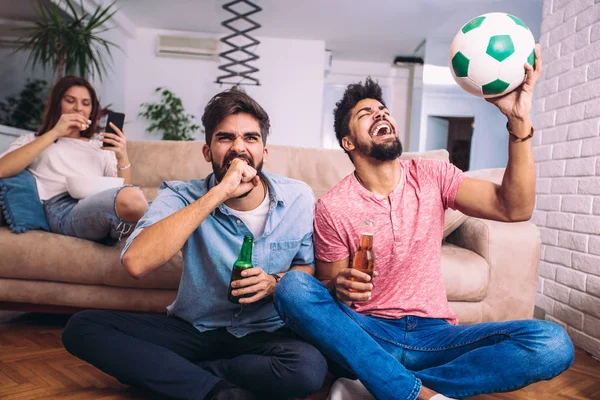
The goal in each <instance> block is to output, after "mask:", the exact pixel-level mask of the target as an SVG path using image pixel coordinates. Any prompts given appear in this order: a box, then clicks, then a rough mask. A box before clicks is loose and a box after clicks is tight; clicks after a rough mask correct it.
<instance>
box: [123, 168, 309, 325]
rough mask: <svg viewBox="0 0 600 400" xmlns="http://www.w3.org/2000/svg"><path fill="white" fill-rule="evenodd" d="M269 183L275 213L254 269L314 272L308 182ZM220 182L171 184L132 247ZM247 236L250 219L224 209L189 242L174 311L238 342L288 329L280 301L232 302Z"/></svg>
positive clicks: (272, 179)
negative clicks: (276, 304) (232, 279)
mask: <svg viewBox="0 0 600 400" xmlns="http://www.w3.org/2000/svg"><path fill="white" fill-rule="evenodd" d="M263 174H264V176H265V178H266V180H267V182H268V185H269V197H270V208H269V214H268V217H267V223H266V225H265V231H264V233H263V234H262V236H260V237H258V238H254V246H253V249H252V263H253V265H254V266H255V267H261V268H262V269H263V270H265V272H267V273H269V274H272V273H276V272H284V271H287V270H289V269H290V267H291V266H294V265H309V266H312V267H313V268H314V255H313V244H312V234H313V209H314V203H315V200H314V196H313V193H312V191H311V189H310V187H309V186H308V185H306V184H305V183H303V182H300V181H296V180H292V179H289V178H285V177H283V176H278V175H274V174H268V173H263ZM214 184H215V178H214V175H213V174H210V175H209V176H208V177H207V178H206V179H201V180H192V181H189V182H179V181H170V182H163V183H162V185H161V187H160V190H159V192H158V195H157V196H156V198H155V199H154V201H153V202H152V205H151V206H150V208H149V209H148V211H147V212H146V214H145V215H144V217H143V218H142V219H141V220H140V221H139V222H138V224H137V226H136V229H135V231H134V232H133V234H132V235H131V236H130V237H129V239H128V240H127V243H126V244H125V248H124V249H123V252H122V254H121V260H122V259H123V255H124V254H125V253H126V252H127V249H128V248H129V246H130V245H131V243H132V242H133V241H134V240H135V238H136V237H137V236H138V235H139V234H140V232H141V231H142V230H143V229H144V228H145V227H147V226H150V225H152V224H154V223H156V222H158V221H160V220H162V219H163V218H166V217H167V216H169V215H171V214H173V213H175V212H176V211H178V210H181V209H182V208H184V207H186V206H188V205H190V204H191V203H193V202H194V201H195V200H197V199H199V198H200V197H202V196H203V195H205V194H206V193H207V192H208V189H210V188H211V187H212V186H213V185H214ZM244 235H252V233H251V232H250V231H249V230H248V228H247V227H246V225H245V224H244V222H243V221H241V220H240V219H238V218H237V217H236V216H235V215H233V214H231V213H229V212H228V210H227V208H226V207H225V206H224V205H223V204H221V205H220V206H219V207H217V208H216V209H215V210H213V211H212V212H211V213H210V214H209V215H208V216H207V217H206V219H205V220H204V221H203V222H202V223H201V224H200V226H199V227H198V228H197V229H196V230H195V231H194V232H193V233H192V235H191V236H190V237H189V238H188V240H187V241H186V243H185V245H184V246H183V248H182V252H183V274H182V277H181V281H180V283H179V290H178V292H177V298H176V299H175V301H174V302H173V304H171V305H170V306H169V307H167V311H168V313H169V314H172V315H175V316H177V317H179V318H181V319H183V320H185V321H188V322H189V323H191V324H193V325H194V326H195V327H196V329H198V330H199V331H200V332H204V331H207V330H211V329H217V328H221V327H225V328H227V330H228V331H229V332H230V333H231V334H233V335H234V336H236V337H242V336H244V335H247V334H249V333H252V332H258V331H267V332H273V331H275V330H277V329H279V328H281V327H282V326H283V321H282V320H281V319H280V318H279V315H278V314H277V312H276V311H275V308H274V306H273V299H272V297H267V298H264V299H261V300H260V301H258V302H256V303H253V304H248V305H237V304H233V303H231V302H229V301H228V300H227V290H228V286H229V279H230V277H231V270H232V268H233V263H234V262H235V260H236V259H237V257H238V255H239V252H240V249H241V248H242V242H243V238H244Z"/></svg>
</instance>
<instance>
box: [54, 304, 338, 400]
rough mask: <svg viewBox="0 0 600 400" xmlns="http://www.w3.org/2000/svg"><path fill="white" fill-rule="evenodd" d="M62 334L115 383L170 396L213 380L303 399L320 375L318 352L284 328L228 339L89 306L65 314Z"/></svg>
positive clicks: (162, 318)
mask: <svg viewBox="0 0 600 400" xmlns="http://www.w3.org/2000/svg"><path fill="white" fill-rule="evenodd" d="M62 338H63V343H64V345H65V348H66V349H67V350H68V351H69V352H70V353H71V354H73V355H75V356H77V357H79V358H81V359H82V360H84V361H87V362H89V363H90V364H92V365H94V366H95V367H97V368H98V369H100V370H102V371H104V372H105V373H107V374H109V375H112V376H114V377H116V378H117V379H118V380H119V381H121V382H122V383H125V384H128V385H133V386H137V387H141V388H144V389H148V390H151V391H153V392H157V393H160V394H162V395H165V396H168V397H171V398H177V399H203V398H205V397H206V395H207V394H208V392H209V391H210V390H211V389H212V387H213V386H214V385H215V384H216V383H217V382H218V381H219V380H220V379H224V380H227V381H229V382H231V383H233V384H235V385H237V386H239V387H242V388H244V389H248V390H250V391H252V392H254V393H256V395H257V396H259V398H268V399H280V398H284V399H285V398H291V397H306V396H308V395H310V394H312V393H314V392H317V391H318V390H319V389H320V388H321V386H322V385H323V381H324V379H325V374H326V373H327V364H326V362H325V359H324V357H323V356H322V355H321V353H319V351H318V350H316V349H315V348H314V347H313V346H312V345H310V344H308V343H306V342H304V341H302V340H300V339H298V338H296V337H294V335H293V333H291V331H290V330H288V329H287V328H282V329H279V330H277V331H276V332H273V333H268V332H258V333H253V334H250V335H247V336H244V337H242V338H236V337H235V336H233V335H231V334H229V333H228V332H227V331H226V330H225V329H217V330H213V331H208V332H202V333H201V332H199V331H198V330H196V329H195V328H194V326H192V325H191V324H189V323H188V322H185V321H183V320H181V319H179V318H177V317H172V316H166V315H148V314H134V313H125V312H117V311H95V310H94V311H83V312H80V313H78V314H75V315H74V316H73V317H71V319H70V320H69V322H68V324H67V326H66V327H65V330H64V333H63V337H62Z"/></svg>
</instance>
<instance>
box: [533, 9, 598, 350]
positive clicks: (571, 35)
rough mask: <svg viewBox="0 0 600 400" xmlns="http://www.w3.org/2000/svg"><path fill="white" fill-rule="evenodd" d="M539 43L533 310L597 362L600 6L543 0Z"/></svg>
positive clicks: (536, 105)
mask: <svg viewBox="0 0 600 400" xmlns="http://www.w3.org/2000/svg"><path fill="white" fill-rule="evenodd" d="M540 45H541V47H542V57H543V61H544V72H543V74H542V78H541V79H540V81H539V82H538V85H537V87H536V93H535V96H536V97H535V112H536V117H535V120H534V126H535V128H536V136H537V138H535V139H536V140H534V141H533V142H532V143H533V145H534V156H535V160H536V166H537V168H536V169H537V171H538V184H537V187H536V192H537V198H536V211H535V212H534V215H533V217H532V219H531V220H532V222H533V223H535V224H536V225H538V226H539V227H540V230H541V232H542V243H543V245H542V262H541V264H540V281H539V284H538V294H537V297H536V305H537V306H538V307H539V308H541V309H543V310H544V311H545V312H546V319H548V320H549V321H553V322H556V323H558V324H560V325H561V326H563V327H565V328H566V329H567V331H568V332H569V335H570V336H571V338H572V339H573V341H574V342H575V344H576V345H577V346H579V347H581V348H583V349H584V350H587V351H589V352H590V353H592V354H594V355H596V356H598V357H600V118H599V117H600V1H599V0H544V9H543V22H542V36H541V38H540Z"/></svg>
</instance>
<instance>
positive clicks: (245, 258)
mask: <svg viewBox="0 0 600 400" xmlns="http://www.w3.org/2000/svg"><path fill="white" fill-rule="evenodd" d="M252 241H253V239H252V236H250V235H245V236H244V243H243V244H242V250H241V251H240V255H239V256H238V258H237V260H235V262H234V263H233V270H232V271H231V279H230V281H229V290H228V291H227V299H228V300H229V301H230V302H232V303H235V304H239V303H240V301H239V299H240V297H251V296H252V294H250V293H249V294H245V295H242V296H234V295H232V294H231V291H232V290H233V288H232V287H231V282H233V281H237V280H240V279H243V278H244V277H243V276H242V271H244V270H247V269H250V268H252V267H253V265H252Z"/></svg>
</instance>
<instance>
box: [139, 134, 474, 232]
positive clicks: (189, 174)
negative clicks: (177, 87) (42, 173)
mask: <svg viewBox="0 0 600 400" xmlns="http://www.w3.org/2000/svg"><path fill="white" fill-rule="evenodd" d="M203 145H204V142H203V141H195V142H178V141H155V140H153V141H143V140H131V141H129V142H128V144H127V151H128V155H129V160H130V162H131V165H132V167H131V173H132V179H133V182H134V184H135V185H139V186H140V187H141V189H142V192H143V193H144V196H146V198H147V199H148V200H152V199H154V197H155V196H156V193H157V192H158V187H159V186H160V184H161V183H162V182H163V181H165V180H182V181H188V180H191V179H198V178H204V177H205V176H207V175H208V174H209V173H210V172H212V167H211V165H210V163H207V162H206V161H205V160H204V157H203V156H202V146H203ZM416 157H422V158H430V159H435V160H443V161H448V159H449V158H448V152H447V151H446V150H432V151H426V152H423V153H413V152H405V153H403V154H402V156H400V158H401V159H404V160H408V159H412V158H416ZM148 159H151V160H154V162H152V163H148V162H147V161H146V160H148ZM298 165H302V168H298ZM264 169H265V171H269V172H272V173H275V174H279V175H283V176H287V177H289V178H292V179H297V180H300V181H302V182H306V183H307V184H308V185H309V186H310V187H311V188H312V190H313V192H314V194H315V197H316V198H317V199H318V198H320V197H321V196H323V195H324V194H325V193H327V191H329V190H330V189H331V188H333V187H334V186H335V185H336V184H337V183H338V182H339V181H341V180H342V179H343V178H344V177H345V176H346V175H348V174H350V173H351V172H352V171H353V170H354V166H353V165H352V162H351V161H350V158H348V156H347V155H346V153H344V152H343V151H342V150H331V149H316V148H305V147H293V146H282V145H269V158H268V159H267V162H266V163H265V165H264ZM466 218H467V217H466V216H465V215H464V214H462V213H461V212H459V211H455V210H446V214H445V223H444V238H445V237H446V236H448V235H449V234H450V233H452V231H454V230H455V229H456V228H458V227H459V226H460V224H462V223H463V222H464V220H465V219H466Z"/></svg>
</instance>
